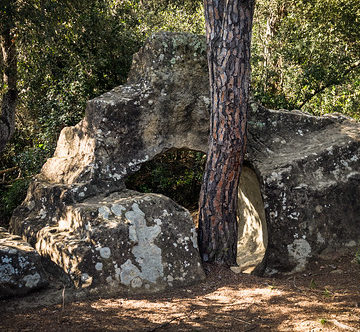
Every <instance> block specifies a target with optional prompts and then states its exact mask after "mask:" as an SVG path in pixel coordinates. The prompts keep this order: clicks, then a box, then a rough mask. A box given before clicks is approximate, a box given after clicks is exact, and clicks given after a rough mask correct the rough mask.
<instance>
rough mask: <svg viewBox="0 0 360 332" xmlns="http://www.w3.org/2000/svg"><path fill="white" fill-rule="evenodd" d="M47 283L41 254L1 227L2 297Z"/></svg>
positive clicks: (21, 292)
mask: <svg viewBox="0 0 360 332" xmlns="http://www.w3.org/2000/svg"><path fill="white" fill-rule="evenodd" d="M47 284H48V281H47V277H46V273H45V271H44V269H43V266H42V264H41V257H40V256H39V254H38V253H37V252H36V251H35V250H34V248H32V247H31V246H30V245H29V244H28V243H26V242H25V241H23V240H22V239H21V238H20V237H19V236H16V235H10V234H9V233H8V232H7V231H6V230H5V229H4V228H2V227H0V298H5V297H8V296H14V295H25V294H27V293H29V292H30V291H33V290H36V289H39V288H42V287H45V286H47Z"/></svg>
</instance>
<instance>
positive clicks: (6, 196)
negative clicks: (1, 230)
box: [0, 179, 29, 227]
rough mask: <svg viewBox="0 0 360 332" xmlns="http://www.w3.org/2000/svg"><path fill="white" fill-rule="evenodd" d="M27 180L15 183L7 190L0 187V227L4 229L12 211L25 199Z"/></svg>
mask: <svg viewBox="0 0 360 332" xmlns="http://www.w3.org/2000/svg"><path fill="white" fill-rule="evenodd" d="M28 185H29V179H20V180H17V181H15V182H14V183H13V184H12V185H11V186H9V187H8V188H2V187H0V226H3V227H6V226H7V225H8V220H9V219H10V217H11V214H12V212H13V211H14V209H15V208H16V207H17V206H18V205H20V204H21V202H22V201H23V200H24V199H25V197H26V191H27V188H28Z"/></svg>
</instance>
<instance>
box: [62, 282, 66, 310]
mask: <svg viewBox="0 0 360 332" xmlns="http://www.w3.org/2000/svg"><path fill="white" fill-rule="evenodd" d="M65 288H66V286H65V285H64V288H63V291H62V310H63V311H64V309H65Z"/></svg>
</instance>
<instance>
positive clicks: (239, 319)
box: [231, 317, 252, 325]
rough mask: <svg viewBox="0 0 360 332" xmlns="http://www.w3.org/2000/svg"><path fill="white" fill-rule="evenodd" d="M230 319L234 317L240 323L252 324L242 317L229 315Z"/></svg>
mask: <svg viewBox="0 0 360 332" xmlns="http://www.w3.org/2000/svg"><path fill="white" fill-rule="evenodd" d="M231 319H235V320H237V321H239V322H242V323H245V324H248V325H251V324H252V323H249V322H247V321H246V320H243V319H241V318H236V317H231Z"/></svg>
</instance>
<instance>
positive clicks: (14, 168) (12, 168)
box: [0, 166, 19, 175]
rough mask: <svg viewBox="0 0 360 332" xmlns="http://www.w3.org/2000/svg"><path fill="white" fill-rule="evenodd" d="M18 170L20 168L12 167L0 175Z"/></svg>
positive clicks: (0, 172)
mask: <svg viewBox="0 0 360 332" xmlns="http://www.w3.org/2000/svg"><path fill="white" fill-rule="evenodd" d="M17 169H19V166H15V167H11V168H8V169H3V170H1V171H0V175H2V174H5V173H10V172H13V171H16V170H17Z"/></svg>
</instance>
